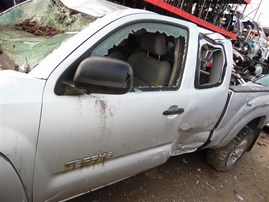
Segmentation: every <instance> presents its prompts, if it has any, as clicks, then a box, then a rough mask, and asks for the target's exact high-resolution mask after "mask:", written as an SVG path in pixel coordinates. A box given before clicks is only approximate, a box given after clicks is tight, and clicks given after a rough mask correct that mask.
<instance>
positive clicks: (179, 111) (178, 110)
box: [163, 105, 184, 116]
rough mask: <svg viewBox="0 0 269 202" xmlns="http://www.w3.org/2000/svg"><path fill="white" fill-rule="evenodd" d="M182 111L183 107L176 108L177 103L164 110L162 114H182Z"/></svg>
mask: <svg viewBox="0 0 269 202" xmlns="http://www.w3.org/2000/svg"><path fill="white" fill-rule="evenodd" d="M183 112H184V109H183V108H178V106H177V105H173V106H171V107H169V109H168V110H166V111H164V112H163V115H164V116H167V115H175V114H182V113H183Z"/></svg>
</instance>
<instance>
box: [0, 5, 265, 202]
mask: <svg viewBox="0 0 269 202" xmlns="http://www.w3.org/2000/svg"><path fill="white" fill-rule="evenodd" d="M0 49H1V55H0V65H1V69H2V70H1V71H0V109H1V119H0V131H1V133H0V136H1V137H0V139H1V142H0V170H1V180H0V183H1V189H0V198H1V200H3V201H59V200H64V199H68V198H71V197H74V196H77V195H80V194H83V193H86V192H88V191H92V190H95V189H98V188H101V187H103V186H105V185H109V184H111V183H114V182H117V181H119V180H122V179H124V178H127V177H129V176H132V175H135V174H137V173H139V172H142V171H144V170H146V169H149V168H152V167H155V166H158V165H160V164H163V163H165V162H166V161H167V160H168V159H169V157H171V156H176V155H180V154H183V153H188V152H193V151H196V150H200V149H208V155H207V157H208V158H207V160H208V162H209V164H210V165H211V166H212V167H213V168H215V169H217V170H219V171H226V170H230V169H232V168H233V167H234V166H235V165H236V163H237V162H238V159H240V157H241V156H242V155H243V153H244V152H246V151H249V150H250V149H251V148H252V146H253V144H254V143H255V141H256V139H257V137H258V135H259V132H260V130H261V128H262V127H263V126H264V124H265V123H267V122H268V120H269V99H268V98H269V95H268V92H269V89H268V87H264V86H261V85H254V84H252V83H250V84H245V85H244V86H243V85H237V86H231V87H230V79H231V73H232V68H233V59H232V57H233V56H232V55H233V53H232V52H233V48H232V44H231V42H230V41H229V40H227V39H225V38H224V37H222V36H221V35H219V34H215V33H211V32H207V31H206V30H203V29H200V28H198V27H197V26H196V25H194V24H192V23H189V22H185V21H182V20H178V19H174V18H170V17H165V16H162V15H158V14H155V13H152V12H148V11H145V10H134V9H130V8H126V7H123V6H120V5H116V4H114V3H111V2H107V1H95V0H81V1H79V3H78V2H76V3H74V1H72V0H33V1H28V2H26V3H25V4H23V5H19V6H17V7H15V8H13V9H10V10H9V11H8V12H5V13H3V14H2V15H1V16H0Z"/></svg>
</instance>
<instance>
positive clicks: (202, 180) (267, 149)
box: [70, 130, 269, 202]
mask: <svg viewBox="0 0 269 202" xmlns="http://www.w3.org/2000/svg"><path fill="white" fill-rule="evenodd" d="M261 135H262V137H260V138H259V139H258V141H257V143H256V144H255V146H254V148H253V149H252V151H250V152H248V153H246V154H245V155H244V156H243V157H242V158H241V160H240V161H239V163H238V165H237V167H236V168H235V169H234V170H232V171H228V172H217V171H215V170H213V169H212V168H211V167H210V166H209V165H208V164H207V163H206V161H205V151H200V152H196V153H192V154H186V155H181V156H178V157H173V158H171V159H169V161H168V162H167V163H166V164H164V165H162V166H159V167H157V168H153V169H151V170H148V171H146V172H143V173H141V174H139V175H136V176H134V177H131V178H129V179H126V180H124V181H121V182H118V183H116V184H114V185H110V186H108V187H105V188H103V189H100V190H97V191H94V192H91V193H89V194H86V195H83V196H81V197H78V198H75V199H73V200H70V202H86V201H87V202H123V201H124V202H125V201H132V202H144V201H150V202H152V201H154V202H155V201H161V202H166V201H167V202H174V201H182V202H184V201H186V202H189V201H190V202H195V201H206V202H208V201H209V202H211V201H212V202H218V201H220V202H226V201H227V202H233V201H235V202H237V201H249V202H269V131H268V130H266V131H265V132H262V133H261Z"/></svg>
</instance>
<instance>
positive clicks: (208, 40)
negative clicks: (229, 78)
mask: <svg viewBox="0 0 269 202" xmlns="http://www.w3.org/2000/svg"><path fill="white" fill-rule="evenodd" d="M198 40H199V42H198V50H197V64H196V71H195V79H194V87H195V88H196V89H208V88H214V87H218V86H220V85H221V84H222V83H223V81H224V77H225V75H226V70H227V57H226V52H225V47H224V45H223V44H222V43H218V42H216V41H215V40H213V39H211V38H209V37H207V36H206V35H204V34H200V35H199V37H198ZM202 40H204V41H205V43H202ZM205 44H208V45H210V46H213V47H216V48H219V49H220V50H221V52H222V54H223V60H224V61H223V65H222V70H221V71H220V72H221V75H220V77H219V80H218V81H217V82H215V83H213V84H211V83H205V84H200V70H201V62H202V60H201V58H200V55H201V49H202V47H203V45H205Z"/></svg>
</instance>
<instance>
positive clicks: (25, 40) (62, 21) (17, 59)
mask: <svg viewBox="0 0 269 202" xmlns="http://www.w3.org/2000/svg"><path fill="white" fill-rule="evenodd" d="M95 19H96V18H95V17H93V16H89V15H85V14H82V13H79V12H74V11H73V10H70V9H68V8H66V7H65V6H64V5H63V4H62V3H61V1H60V0H48V1H43V0H33V1H30V2H27V3H25V4H22V5H20V6H17V7H15V8H13V9H11V10H9V11H8V12H5V13H3V14H2V15H0V69H14V70H19V71H23V72H29V71H30V70H31V69H33V68H34V67H35V66H36V65H37V64H38V63H39V62H40V61H41V60H42V59H44V58H45V57H46V56H47V55H48V54H50V53H51V52H52V51H53V50H54V49H55V48H57V47H59V45H60V44H61V43H62V42H63V41H64V40H66V39H68V38H70V37H72V36H73V35H75V34H76V33H77V32H79V31H80V30H82V29H83V28H84V27H86V26H87V25H88V24H89V23H91V22H93V21H94V20H95Z"/></svg>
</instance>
